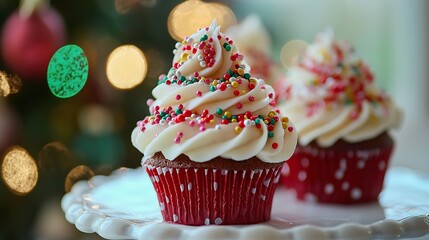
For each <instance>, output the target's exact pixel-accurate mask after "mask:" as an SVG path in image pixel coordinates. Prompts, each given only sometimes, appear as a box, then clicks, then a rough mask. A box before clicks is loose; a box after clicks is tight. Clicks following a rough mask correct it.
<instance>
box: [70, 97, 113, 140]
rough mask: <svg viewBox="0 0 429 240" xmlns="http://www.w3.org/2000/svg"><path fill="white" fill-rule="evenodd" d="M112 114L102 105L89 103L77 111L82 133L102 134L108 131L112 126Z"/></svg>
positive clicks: (110, 130)
mask: <svg viewBox="0 0 429 240" xmlns="http://www.w3.org/2000/svg"><path fill="white" fill-rule="evenodd" d="M112 115H113V114H112V113H111V112H110V111H109V110H108V109H107V108H105V107H103V105H100V104H90V105H88V106H85V108H83V109H82V111H80V112H79V115H78V122H79V126H80V128H81V129H82V131H83V132H84V133H87V134H90V135H95V136H97V135H102V134H105V133H110V132H112V131H113V128H114V119H113V116H112Z"/></svg>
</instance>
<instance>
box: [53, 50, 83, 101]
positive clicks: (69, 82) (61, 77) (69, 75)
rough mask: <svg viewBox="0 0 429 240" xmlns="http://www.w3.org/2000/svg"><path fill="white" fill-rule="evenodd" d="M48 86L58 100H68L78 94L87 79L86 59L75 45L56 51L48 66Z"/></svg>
mask: <svg viewBox="0 0 429 240" xmlns="http://www.w3.org/2000/svg"><path fill="white" fill-rule="evenodd" d="M47 79H48V86H49V89H50V90H51V92H52V93H53V94H54V95H55V96H56V97H59V98H69V97H72V96H74V95H76V94H77V93H79V92H80V91H81V90H82V88H83V87H84V86H85V83H86V80H87V79H88V59H87V58H86V56H85V53H84V52H83V50H82V49H81V48H80V47H79V46H76V45H66V46H63V47H61V48H60V49H58V50H57V51H56V52H55V54H54V55H53V56H52V58H51V61H50V62H49V65H48V73H47Z"/></svg>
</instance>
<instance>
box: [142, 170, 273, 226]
mask: <svg viewBox="0 0 429 240" xmlns="http://www.w3.org/2000/svg"><path fill="white" fill-rule="evenodd" d="M145 167H146V171H147V172H148V175H149V176H150V178H151V179H158V181H152V183H153V185H154V188H155V191H156V193H157V196H158V199H159V200H160V201H162V202H164V203H163V204H162V207H161V213H162V216H163V218H164V220H165V221H166V222H174V223H180V224H189V225H210V224H216V225H221V224H222V225H223V224H248V223H255V222H263V221H267V220H268V219H269V218H270V215H271V205H272V200H273V195H274V191H275V187H276V184H277V182H278V181H279V178H280V171H281V167H275V168H271V169H263V170H262V169H257V170H226V169H221V170H219V169H218V170H216V169H198V168H192V169H180V168H179V169H172V168H161V167H153V166H151V165H145ZM231 189H234V191H231ZM185 190H187V191H185Z"/></svg>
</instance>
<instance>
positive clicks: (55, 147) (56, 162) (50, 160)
mask: <svg viewBox="0 0 429 240" xmlns="http://www.w3.org/2000/svg"><path fill="white" fill-rule="evenodd" d="M38 163H39V169H40V171H43V172H46V173H49V174H54V173H57V172H63V171H65V170H69V169H70V168H71V166H72V165H73V162H72V157H71V153H70V151H69V149H68V148H67V147H66V146H64V144H62V143H60V142H50V143H48V144H46V145H45V146H44V147H43V148H42V150H40V152H39V162H38Z"/></svg>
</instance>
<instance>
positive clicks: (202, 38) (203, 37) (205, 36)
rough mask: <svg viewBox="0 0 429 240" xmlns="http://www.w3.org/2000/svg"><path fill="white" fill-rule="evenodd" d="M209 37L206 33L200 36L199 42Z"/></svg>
mask: <svg viewBox="0 0 429 240" xmlns="http://www.w3.org/2000/svg"><path fill="white" fill-rule="evenodd" d="M207 38H209V37H208V36H207V35H204V36H202V37H201V38H200V42H202V41H205V40H207Z"/></svg>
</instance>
